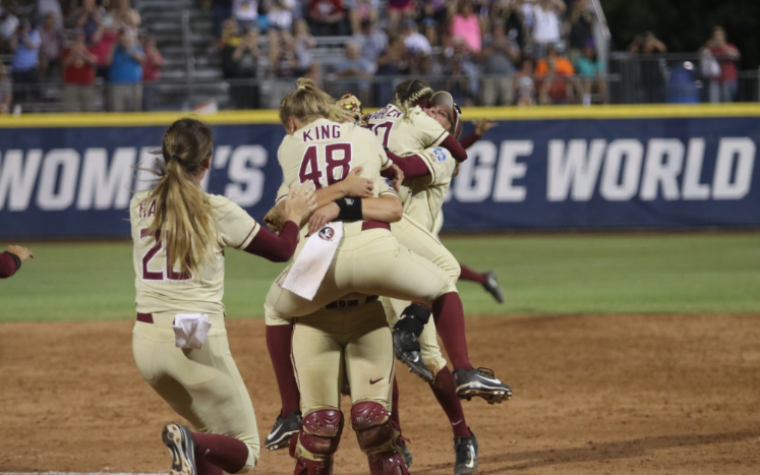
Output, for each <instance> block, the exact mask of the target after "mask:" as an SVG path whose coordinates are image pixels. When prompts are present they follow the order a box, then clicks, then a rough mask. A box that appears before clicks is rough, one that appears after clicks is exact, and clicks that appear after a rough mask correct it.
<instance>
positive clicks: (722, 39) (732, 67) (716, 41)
mask: <svg viewBox="0 0 760 475" xmlns="http://www.w3.org/2000/svg"><path fill="white" fill-rule="evenodd" d="M707 45H708V47H709V48H710V53H712V55H713V56H714V57H715V59H716V60H717V61H718V64H720V76H719V78H718V80H719V82H721V83H727V82H728V83H730V82H736V80H737V74H736V61H738V60H739V59H740V58H741V53H739V49H738V48H737V47H736V46H735V45H733V44H732V43H729V42H727V41H726V32H725V31H724V30H723V28H721V27H719V26H717V27H715V29H714V30H713V35H712V38H711V39H710V41H708V43H707Z"/></svg>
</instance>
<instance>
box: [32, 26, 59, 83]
mask: <svg viewBox="0 0 760 475" xmlns="http://www.w3.org/2000/svg"><path fill="white" fill-rule="evenodd" d="M38 30H39V32H40V73H41V76H42V77H44V78H45V79H53V78H58V77H60V73H61V49H62V48H63V30H62V29H60V28H58V27H57V26H56V24H55V17H54V16H53V14H52V13H48V14H47V15H46V16H45V23H44V25H43V26H42V27H41V28H39V29H38Z"/></svg>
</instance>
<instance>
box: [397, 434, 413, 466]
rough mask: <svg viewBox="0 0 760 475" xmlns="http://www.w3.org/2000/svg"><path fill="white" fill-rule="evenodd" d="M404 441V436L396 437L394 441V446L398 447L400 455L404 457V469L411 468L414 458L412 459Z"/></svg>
mask: <svg viewBox="0 0 760 475" xmlns="http://www.w3.org/2000/svg"><path fill="white" fill-rule="evenodd" d="M406 440H407V439H405V438H404V436H402V435H400V436H398V439H396V445H398V447H399V449H400V450H401V455H402V456H403V457H404V463H406V468H409V467H411V466H412V461H413V460H414V457H412V453H411V452H410V451H409V447H408V446H407V445H406Z"/></svg>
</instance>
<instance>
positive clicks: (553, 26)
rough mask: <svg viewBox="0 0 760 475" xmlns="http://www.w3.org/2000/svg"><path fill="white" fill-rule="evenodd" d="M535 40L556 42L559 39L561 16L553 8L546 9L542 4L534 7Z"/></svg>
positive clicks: (537, 41)
mask: <svg viewBox="0 0 760 475" xmlns="http://www.w3.org/2000/svg"><path fill="white" fill-rule="evenodd" d="M533 19H534V22H535V24H534V26H533V41H535V42H536V43H556V42H558V41H559V39H560V36H559V18H558V17H557V12H555V11H554V10H553V9H549V10H544V9H543V8H541V6H540V5H535V6H534V7H533Z"/></svg>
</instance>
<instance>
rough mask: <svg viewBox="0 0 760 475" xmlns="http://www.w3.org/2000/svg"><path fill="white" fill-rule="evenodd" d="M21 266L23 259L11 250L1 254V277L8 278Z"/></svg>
mask: <svg viewBox="0 0 760 475" xmlns="http://www.w3.org/2000/svg"><path fill="white" fill-rule="evenodd" d="M20 268H21V259H20V258H19V257H18V256H17V255H15V254H11V253H10V252H3V253H2V254H0V279H6V278H8V277H10V276H12V275H13V274H15V273H16V271H18V270H19V269H20Z"/></svg>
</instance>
